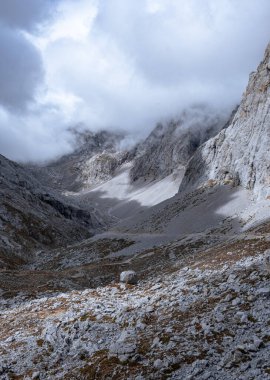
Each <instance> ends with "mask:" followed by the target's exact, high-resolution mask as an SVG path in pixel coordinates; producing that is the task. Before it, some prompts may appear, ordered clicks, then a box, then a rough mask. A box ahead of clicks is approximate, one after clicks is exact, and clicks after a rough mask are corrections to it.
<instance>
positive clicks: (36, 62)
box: [0, 27, 43, 110]
mask: <svg viewBox="0 0 270 380" xmlns="http://www.w3.org/2000/svg"><path fill="white" fill-rule="evenodd" d="M0 33H1V34H0V51H1V58H0V83H1V91H0V104H2V105H3V106H5V107H7V108H11V109H13V110H14V109H15V110H21V109H22V108H24V107H25V106H26V104H27V103H28V102H29V101H31V100H32V99H33V95H34V92H35V90H36V88H37V86H38V84H39V83H40V82H41V81H42V78H43V67H42V60H41V57H40V53H39V52H38V50H37V49H36V48H35V47H34V46H33V45H32V44H31V43H29V42H28V41H27V39H26V38H25V37H24V36H23V35H22V34H20V33H17V32H16V31H14V30H12V29H8V28H5V27H2V28H0Z"/></svg>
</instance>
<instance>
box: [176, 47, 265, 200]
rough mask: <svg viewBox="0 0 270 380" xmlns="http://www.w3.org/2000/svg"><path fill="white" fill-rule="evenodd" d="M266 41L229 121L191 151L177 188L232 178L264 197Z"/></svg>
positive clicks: (181, 188)
mask: <svg viewBox="0 0 270 380" xmlns="http://www.w3.org/2000/svg"><path fill="white" fill-rule="evenodd" d="M269 146H270V44H269V45H268V47H267V49H266V52H265V56H264V59H263V61H262V62H261V63H260V65H259V67H258V69H257V71H256V72H254V73H251V75H250V78H249V83H248V86H247V89H246V91H245V93H244V94H243V98H242V101H241V104H240V106H239V108H238V110H237V112H236V114H235V116H234V118H233V121H232V123H231V125H230V126H229V127H228V128H227V129H224V130H222V131H221V132H220V133H219V134H218V135H217V136H215V137H214V138H212V139H210V140H209V141H207V142H206V143H205V144H204V145H202V146H201V147H200V148H199V149H198V151H197V152H196V153H195V155H194V156H193V158H192V159H191V161H190V162H189V165H188V167H187V170H186V174H185V177H184V180H183V182H182V184H181V186H180V191H183V190H190V189H191V188H192V187H195V186H199V185H201V184H202V183H204V182H206V181H207V180H215V181H217V182H219V183H220V182H221V183H222V182H223V183H224V182H225V183H226V182H228V181H230V182H232V183H235V184H240V185H242V186H244V187H245V188H247V189H251V190H253V191H254V193H255V194H256V196H257V197H261V198H264V197H267V196H268V195H269V193H270V192H269V186H270V172H269V169H270V149H269Z"/></svg>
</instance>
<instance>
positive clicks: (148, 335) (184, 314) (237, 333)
mask: <svg viewBox="0 0 270 380" xmlns="http://www.w3.org/2000/svg"><path fill="white" fill-rule="evenodd" d="M269 88H270V45H268V47H267V48H266V52H265V55H264V58H263V60H262V62H261V63H260V64H259V66H258V68H257V70H256V72H253V73H251V75H250V78H249V82H248V86H247V89H246V91H245V92H244V94H243V97H242V100H241V102H240V104H239V106H236V107H235V109H234V110H232V113H231V115H225V114H221V113H220V114H219V113H217V112H216V111H213V110H212V109H209V108H208V107H206V106H202V105H196V106H194V107H191V108H189V109H186V110H185V111H183V112H182V113H181V114H180V116H179V118H178V119H177V120H176V119H174V120H170V121H168V122H164V123H160V124H158V125H157V126H156V128H155V129H154V130H153V131H152V132H151V133H150V135H149V136H148V137H147V138H146V139H144V140H142V141H140V142H138V143H136V144H135V143H134V144H133V145H132V146H130V144H128V143H127V136H126V134H125V133H123V132H109V131H99V132H96V133H94V132H90V131H83V132H78V131H76V129H75V130H74V139H75V146H74V151H73V152H72V153H70V154H67V155H65V156H63V157H60V158H58V159H56V160H54V161H52V162H49V163H44V164H42V165H41V164H39V165H37V164H31V165H30V164H27V165H26V164H24V165H23V164H21V165H19V164H17V163H15V162H12V161H10V160H9V159H7V158H5V157H3V156H0V193H1V197H0V227H1V230H0V302H1V311H0V320H1V326H2V331H1V334H0V378H1V379H115V380H116V379H117V380H118V379H120V380H121V379H130V380H131V379H134V380H135V379H136V380H144V379H145V380H146V379H201V380H206V379H221V380H227V379H228V380H229V379H239V380H240V379H242V380H245V379H259V380H264V379H267V378H270V362H269V348H270V325H269V317H270V287H269V284H270V282H269V280H270V238H269V233H270V214H269V211H270V174H269V169H270V150H269V146H270V96H269V94H270V90H269ZM130 270H132V271H135V272H136V277H138V283H137V281H136V284H129V283H122V282H119V276H120V274H121V273H122V272H123V271H130Z"/></svg>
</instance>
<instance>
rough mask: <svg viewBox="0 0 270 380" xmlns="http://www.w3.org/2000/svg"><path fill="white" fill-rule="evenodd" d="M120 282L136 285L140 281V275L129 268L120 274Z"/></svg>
mask: <svg viewBox="0 0 270 380" xmlns="http://www.w3.org/2000/svg"><path fill="white" fill-rule="evenodd" d="M120 282H123V283H125V284H131V285H136V284H137V283H138V277H137V274H136V272H134V271H133V270H128V271H125V272H122V273H121V274H120Z"/></svg>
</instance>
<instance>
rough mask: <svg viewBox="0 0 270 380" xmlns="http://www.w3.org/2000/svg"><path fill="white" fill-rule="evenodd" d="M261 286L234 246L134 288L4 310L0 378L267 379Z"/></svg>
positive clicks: (269, 311)
mask: <svg viewBox="0 0 270 380" xmlns="http://www.w3.org/2000/svg"><path fill="white" fill-rule="evenodd" d="M252 246H254V247H255V249H250V248H251V247H252ZM236 248H237V249H236ZM263 249H264V248H262V247H261V250H263ZM269 280H270V250H269V249H266V250H265V251H264V252H262V253H260V252H259V250H258V251H257V250H256V243H255V242H254V241H253V242H252V243H251V242H247V240H245V239H244V240H239V241H238V242H234V246H233V245H232V243H231V244H227V245H226V244H225V245H224V244H223V245H221V246H218V247H216V248H215V249H212V250H208V251H206V252H204V253H202V254H201V255H198V257H195V258H194V257H193V258H190V260H189V262H186V263H185V265H184V264H183V263H181V262H178V261H177V260H175V262H174V264H173V265H171V267H170V268H169V270H167V271H164V273H163V274H160V273H159V274H156V275H153V274H152V276H149V277H148V278H147V279H144V280H140V281H139V282H138V284H137V285H135V286H132V285H125V284H119V283H118V282H112V283H110V284H109V285H107V286H104V287H97V288H96V289H85V290H80V291H76V290H74V291H70V292H65V293H59V294H51V295H47V296H43V297H40V298H37V299H33V300H29V299H25V300H23V299H21V298H20V297H17V298H15V299H13V300H6V308H2V311H1V314H0V323H1V333H0V338H1V343H0V357H1V366H0V375H1V377H0V378H1V379H115V380H116V379H117V380H118V379H137V380H139V379H141V380H142V379H224V380H225V379H226V380H227V379H228V380H231V379H243V380H244V379H245V380H246V379H254V380H255V379H262V380H263V379H267V378H269V377H270V361H269V348H270V287H269V283H270V281H269Z"/></svg>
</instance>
